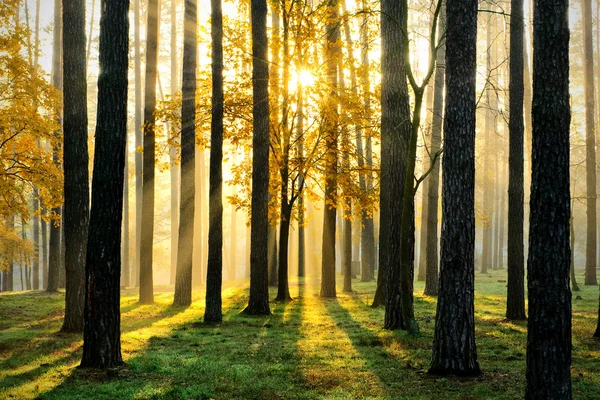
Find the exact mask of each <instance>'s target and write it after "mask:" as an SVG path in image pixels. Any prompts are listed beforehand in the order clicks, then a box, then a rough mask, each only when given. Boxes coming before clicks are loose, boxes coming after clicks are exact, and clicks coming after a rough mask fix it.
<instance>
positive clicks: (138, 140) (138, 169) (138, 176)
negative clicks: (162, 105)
mask: <svg viewBox="0 0 600 400" xmlns="http://www.w3.org/2000/svg"><path fill="white" fill-rule="evenodd" d="M134 4H135V5H134V7H135V8H134V24H135V26H134V43H135V63H134V68H135V148H136V152H135V265H134V270H133V276H134V279H133V283H134V286H136V287H137V286H139V284H140V265H141V256H142V254H141V249H142V245H141V244H142V198H143V184H144V180H143V164H144V160H143V154H142V152H140V151H138V150H137V149H139V148H141V147H142V146H143V145H144V139H143V131H142V67H141V64H142V62H141V58H142V56H141V45H140V14H141V12H140V0H134Z"/></svg>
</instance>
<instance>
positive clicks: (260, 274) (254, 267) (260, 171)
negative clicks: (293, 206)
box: [244, 0, 271, 315]
mask: <svg viewBox="0 0 600 400" xmlns="http://www.w3.org/2000/svg"><path fill="white" fill-rule="evenodd" d="M250 13H251V20H252V60H253V61H252V97H253V105H252V117H253V119H252V121H253V122H252V123H253V135H252V148H253V156H252V200H251V202H252V221H251V227H250V235H251V238H250V244H251V248H250V299H249V301H248V307H246V309H245V310H244V311H245V313H247V314H250V315H268V314H270V313H271V310H270V309H269V287H268V255H267V248H268V239H267V236H268V234H267V233H268V230H269V215H268V214H269V210H268V207H269V205H268V198H269V102H268V98H269V67H268V57H267V53H268V44H267V2H266V0H251V2H250Z"/></svg>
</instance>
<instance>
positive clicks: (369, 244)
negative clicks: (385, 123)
mask: <svg viewBox="0 0 600 400" xmlns="http://www.w3.org/2000/svg"><path fill="white" fill-rule="evenodd" d="M362 9H363V14H362V21H361V26H360V43H361V44H360V52H361V71H362V73H361V76H360V80H361V85H362V92H363V93H362V94H363V98H364V109H365V114H366V115H367V117H370V116H371V98H370V92H371V82H370V79H369V69H370V62H369V38H368V36H369V32H368V30H369V25H368V15H369V14H368V13H367V6H366V1H365V0H363V1H362ZM358 133H359V131H358V130H357V134H358ZM358 139H359V138H357V140H358ZM360 139H361V144H362V138H360ZM364 156H365V165H364V168H366V171H365V174H364V179H365V190H367V191H368V192H370V191H371V190H373V176H372V173H371V169H372V168H373V151H372V146H371V136H370V135H367V138H366V140H365V149H364ZM361 222H362V224H361V238H360V243H361V260H360V263H361V267H362V276H361V281H363V282H367V281H371V280H373V279H374V278H375V257H376V254H375V224H374V222H373V215H369V213H368V212H367V211H366V210H365V211H363V213H362V218H361Z"/></svg>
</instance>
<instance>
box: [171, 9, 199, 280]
mask: <svg viewBox="0 0 600 400" xmlns="http://www.w3.org/2000/svg"><path fill="white" fill-rule="evenodd" d="M177 3H178V1H177V0H171V98H173V97H175V93H176V92H177V59H178V57H177ZM184 13H185V10H184ZM184 18H185V17H184ZM184 26H185V21H184ZM184 29H185V27H184ZM184 35H185V32H184ZM184 46H185V44H184ZM182 78H183V76H182ZM182 96H183V94H182ZM193 97H195V93H194V96H193ZM182 117H183V116H182ZM182 135H183V131H182ZM178 145H180V143H178V142H177V141H176V142H175V143H173V144H172V145H171V146H170V148H169V164H170V169H169V171H170V173H171V199H170V200H171V277H170V282H171V283H172V284H173V283H175V279H176V274H177V266H178V264H179V263H178V258H177V257H178V256H177V252H178V251H179V248H178V247H179V246H178V236H179V235H178V231H179V226H178V223H179V211H180V210H179V207H180V204H179V200H180V199H179V196H180V194H179V190H180V187H179V186H180V179H183V178H182V177H181V165H179V164H178V162H177V161H178V160H177V147H178ZM181 151H182V152H183V148H182V149H181ZM181 157H182V158H183V154H182V155H181ZM181 162H182V163H183V160H181ZM192 182H193V181H192ZM191 215H192V218H193V215H194V213H192V214H191Z"/></svg>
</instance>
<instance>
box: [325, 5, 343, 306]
mask: <svg viewBox="0 0 600 400" xmlns="http://www.w3.org/2000/svg"><path fill="white" fill-rule="evenodd" d="M338 6H339V2H338V0H329V1H328V2H327V11H326V12H327V25H326V28H325V30H326V37H327V43H326V46H325V54H326V59H327V60H326V68H327V80H328V81H329V85H330V87H331V89H330V90H331V91H330V93H329V94H328V99H327V104H326V106H325V107H326V108H327V110H326V115H327V116H326V118H325V122H324V126H325V128H324V129H325V133H324V135H325V147H326V154H325V155H324V162H325V167H324V169H325V204H324V208H323V239H322V247H321V249H322V250H321V253H322V256H321V297H336V288H335V236H336V232H335V231H336V215H337V212H336V211H337V210H336V202H337V198H336V197H337V177H336V174H337V165H338V162H337V157H338V149H337V146H338V143H337V142H338V140H337V136H338V102H337V100H336V97H337V86H338V71H337V64H338V63H337V59H336V58H337V57H338V56H339V50H340V49H339V44H338V41H339V38H340V32H339V21H338V16H339V13H338Z"/></svg>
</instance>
